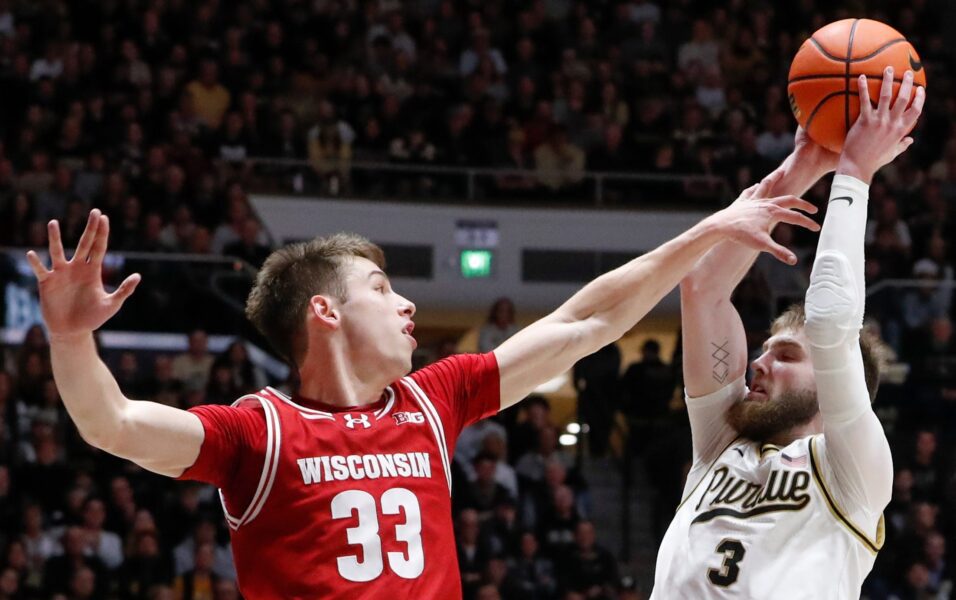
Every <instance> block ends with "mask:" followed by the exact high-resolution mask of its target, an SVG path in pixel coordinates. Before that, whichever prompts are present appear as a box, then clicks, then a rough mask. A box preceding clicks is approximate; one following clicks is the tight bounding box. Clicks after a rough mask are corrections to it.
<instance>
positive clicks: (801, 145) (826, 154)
mask: <svg viewBox="0 0 956 600" xmlns="http://www.w3.org/2000/svg"><path fill="white" fill-rule="evenodd" d="M793 151H794V153H795V154H796V156H797V160H798V163H800V164H799V165H798V166H803V163H809V164H808V165H807V168H815V169H818V170H821V171H823V172H824V173H830V172H832V171H834V170H835V169H836V168H837V165H838V164H839V162H840V155H839V154H837V153H836V152H831V151H829V150H827V149H826V148H824V147H823V146H821V145H820V144H817V143H816V142H814V141H813V140H812V139H810V136H809V135H807V131H806V130H805V129H804V128H803V127H800V126H797V133H796V134H794V136H793Z"/></svg>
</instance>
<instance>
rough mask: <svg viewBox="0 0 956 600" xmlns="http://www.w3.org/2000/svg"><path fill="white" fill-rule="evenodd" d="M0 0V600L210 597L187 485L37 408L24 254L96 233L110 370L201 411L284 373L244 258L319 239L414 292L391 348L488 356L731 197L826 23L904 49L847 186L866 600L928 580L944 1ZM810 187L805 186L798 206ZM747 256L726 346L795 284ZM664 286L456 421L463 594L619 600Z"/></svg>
mask: <svg viewBox="0 0 956 600" xmlns="http://www.w3.org/2000/svg"><path fill="white" fill-rule="evenodd" d="M834 4H835V3H829V2H821V1H816V0H791V1H788V2H759V1H750V0H721V1H714V2H695V1H692V0H667V1H663V0H659V1H652V0H606V1H601V0H594V1H590V2H574V1H572V0H532V1H517V0H515V1H506V0H482V1H481V2H478V1H474V0H467V1H466V0H461V1H457V2H453V1H450V0H408V1H405V2H400V1H397V0H365V1H360V0H237V1H235V2H222V1H221V0H203V1H198V2H187V1H185V0H101V1H95V2H93V1H86V2H83V1H79V0H0V215H2V217H0V247H2V248H0V291H2V294H0V318H2V321H0V326H2V330H0V334H2V340H0V343H2V351H3V352H2V355H0V409H2V410H0V567H2V570H0V598H23V599H33V598H68V599H71V600H72V599H85V598H150V599H168V598H179V599H193V600H200V599H202V600H206V599H215V600H225V599H229V598H237V597H238V593H237V591H236V587H235V583H234V579H235V573H234V570H233V567H232V563H231V557H230V555H229V551H228V536H227V532H226V528H225V526H224V522H223V520H222V514H221V509H220V508H219V503H218V500H217V498H216V495H215V491H214V490H212V489H207V488H206V487H201V486H196V485H193V484H186V483H174V482H172V481H169V480H166V479H163V478H160V477H158V476H153V475H151V474H148V473H146V472H144V471H142V470H140V469H138V468H137V467H135V466H133V465H132V464H130V463H127V462H123V461H119V460H117V459H114V458H112V457H110V456H108V455H106V454H104V453H101V452H98V451H96V450H94V449H92V448H91V447H90V446H88V445H86V444H84V443H83V442H82V440H80V439H79V436H78V435H77V433H76V431H75V429H74V427H73V425H72V424H71V423H70V421H69V419H68V418H67V415H66V413H65V412H64V409H63V406H62V403H61V402H60V401H59V398H58V393H57V389H56V386H55V384H54V383H53V379H52V376H51V373H50V364H49V356H48V347H47V344H46V339H45V335H44V332H43V329H42V327H39V326H38V325H37V324H38V323H39V320H40V316H39V310H38V304H37V299H36V286H35V281H34V278H33V276H32V274H31V272H30V270H29V267H28V266H27V263H26V261H25V259H24V252H25V249H26V248H41V247H45V246H46V238H45V236H46V227H45V223H46V221H47V220H49V219H51V218H58V219H60V220H61V222H62V228H63V233H64V240H65V242H66V244H67V245H71V244H73V243H75V242H76V240H77V238H78V236H79V233H80V232H81V230H82V228H83V226H84V224H85V221H86V214H87V211H88V210H89V209H90V208H91V207H94V206H95V207H99V208H101V209H102V210H103V211H104V212H106V213H107V214H108V215H109V216H110V218H111V220H112V223H113V235H112V239H111V248H112V252H111V253H110V255H109V256H108V258H107V263H108V269H107V271H108V273H107V277H108V279H109V281H110V282H112V283H114V284H116V283H118V282H120V281H122V279H123V278H124V277H125V276H126V275H127V274H129V273H131V272H134V271H137V272H140V273H142V274H143V276H144V279H143V282H142V284H141V285H140V287H139V289H138V290H137V292H136V294H135V295H134V296H133V298H132V299H131V300H130V301H129V302H128V303H127V304H126V306H125V307H124V308H123V310H122V311H121V312H120V314H119V315H118V316H117V317H116V318H115V319H114V320H113V321H111V322H110V323H109V324H108V325H107V327H106V328H105V329H104V330H103V331H102V332H101V334H100V336H99V342H100V345H101V347H102V350H103V352H104V356H105V357H106V360H107V362H108V364H109V365H110V366H111V368H112V369H113V371H114V373H116V375H117V378H118V379H119V381H120V382H121V384H122V386H123V388H124V391H125V392H126V393H127V394H128V395H130V396H131V397H134V398H148V399H153V400H157V401H160V402H164V403H168V404H171V405H175V406H179V407H189V406H194V405H196V404H200V403H230V402H232V400H234V399H235V398H236V397H237V396H238V395H240V394H241V393H243V392H245V391H248V390H251V389H256V388H258V387H260V386H262V385H263V384H264V383H270V384H274V385H278V386H282V385H284V384H286V382H287V381H288V377H289V373H288V369H287V368H286V367H285V366H284V365H283V364H282V363H281V362H280V361H278V360H277V359H275V358H274V357H273V356H271V355H270V351H269V348H268V347H267V346H266V345H265V343H264V342H263V340H262V339H261V338H259V337H258V336H257V335H256V334H255V333H254V331H253V330H252V328H251V326H250V325H249V324H248V323H247V322H246V321H245V319H244V318H243V316H242V305H243V302H244V299H245V295H246V293H247V292H248V290H249V288H250V285H251V282H252V278H253V277H254V274H255V270H256V268H257V266H258V265H259V264H261V262H262V261H263V260H264V258H265V257H266V256H267V255H268V253H269V251H270V249H272V248H275V247H276V246H278V245H281V244H284V243H286V242H289V241H292V240H299V239H304V238H310V237H312V236H314V235H320V234H325V233H331V232H335V231H339V230H354V231H356V232H359V233H362V234H364V235H367V236H369V237H370V238H371V239H372V240H373V241H375V242H377V243H379V244H381V245H382V246H383V247H384V248H385V251H386V255H387V257H388V260H389V263H390V266H389V270H390V273H391V275H392V278H393V282H394V285H395V287H396V288H397V289H398V291H399V292H401V293H403V294H404V295H406V296H408V297H410V298H411V299H412V300H414V301H415V302H416V303H417V304H418V306H419V312H418V315H417V316H416V321H417V322H418V327H417V328H416V336H417V337H418V338H419V340H420V342H421V346H420V348H419V350H418V351H417V352H416V356H415V360H416V365H417V366H421V365H424V364H428V363H429V362H431V361H434V360H436V359H438V358H441V357H443V356H447V355H448V354H450V353H454V352H465V351H476V350H482V351H486V350H490V349H491V348H493V347H494V346H495V345H496V344H497V343H499V342H500V341H502V340H503V339H505V338H506V337H507V336H508V335H510V334H511V333H513V332H514V331H515V330H516V328H518V327H520V326H521V325H523V324H526V323H528V322H530V321H531V320H533V319H534V318H536V317H538V316H540V315H542V314H543V313H544V312H545V311H547V310H548V309H550V308H553V307H554V306H556V305H557V304H558V303H559V302H560V301H562V300H563V299H564V298H566V297H567V296H568V295H570V293H572V292H573V291H574V290H575V289H577V288H578V287H579V286H580V285H582V284H583V283H584V282H585V281H587V280H589V279H591V278H592V277H594V276H596V275H597V274H600V273H602V272H604V271H606V270H608V269H610V268H613V267H615V266H617V265H619V264H622V263H623V262H624V261H625V260H626V259H627V258H629V257H632V256H635V255H637V254H639V253H641V252H644V251H647V250H649V249H652V248H654V247H655V246H656V245H658V244H659V243H661V242H662V241H664V240H666V239H667V238H669V237H671V236H673V235H675V234H676V233H678V232H679V231H681V230H683V229H685V228H687V227H688V226H689V225H690V224H692V223H693V222H695V221H696V220H698V219H700V218H701V216H702V215H704V214H707V213H709V212H712V211H713V210H715V209H716V208H718V207H721V206H724V205H726V204H727V203H728V202H730V201H731V200H733V198H734V197H735V196H736V193H737V192H738V191H739V190H741V189H743V188H745V187H747V186H749V185H750V184H751V183H752V182H754V181H756V180H757V179H759V178H760V177H761V176H762V175H764V174H765V173H766V172H768V171H769V170H770V169H771V168H772V167H773V166H775V165H776V164H777V163H778V162H779V161H780V160H781V159H782V158H783V157H784V156H786V155H787V153H788V152H789V151H790V149H791V147H792V144H793V130H794V127H795V123H794V120H793V117H792V116H791V114H790V113H789V107H788V103H787V98H786V93H785V90H786V87H785V86H786V73H787V71H788V68H789V64H790V60H791V58H792V57H793V55H794V53H795V51H796V49H797V48H798V47H799V45H800V44H801V43H802V42H803V40H804V39H805V38H806V37H807V36H808V35H809V33H811V32H812V31H814V30H815V29H817V28H818V27H820V26H822V25H824V24H825V23H827V22H829V21H832V20H835V19H838V18H845V17H850V16H860V17H863V16H865V17H868V18H873V19H878V20H882V21H885V22H887V23H889V24H891V25H893V26H894V27H896V28H897V29H899V30H900V31H901V32H902V33H903V34H904V35H905V36H906V37H907V38H908V39H909V40H910V41H911V42H912V43H913V44H914V46H915V47H916V48H917V49H918V50H919V52H920V54H921V56H922V58H923V63H924V65H925V68H926V69H927V71H928V78H929V97H928V101H927V105H926V109H925V111H924V115H923V117H922V119H921V122H920V124H919V126H918V129H917V130H916V132H915V137H916V140H917V142H916V144H915V145H914V147H913V148H912V149H911V150H910V151H909V152H907V153H906V154H905V155H904V156H903V157H901V158H900V159H898V160H897V161H896V162H895V163H894V164H893V165H891V166H889V167H887V168H885V169H884V170H883V171H882V172H881V173H880V175H879V176H878V178H877V180H876V181H875V182H874V185H873V186H872V188H871V191H870V194H871V203H870V206H871V219H872V221H871V223H870V224H869V227H868V232H867V244H868V248H867V259H868V260H867V282H868V284H869V286H870V289H869V292H868V298H867V315H868V323H869V326H870V327H872V328H874V330H876V331H878V332H879V333H880V334H881V335H882V337H883V339H884V340H885V341H886V342H887V343H888V344H889V346H890V347H891V348H892V350H893V352H894V356H893V363H892V365H891V366H890V368H889V370H888V372H887V374H886V376H885V378H884V383H883V385H882V388H881V391H880V394H879V396H878V398H877V400H876V410H877V413H878V415H879V416H880V418H881V420H882V421H883V423H884V426H885V428H886V431H887V434H888V436H889V438H890V441H891V444H892V447H893V452H894V462H895V468H896V478H895V487H894V495H893V501H892V503H891V504H890V506H889V507H888V508H887V511H886V524H887V541H886V545H885V547H884V550H883V551H882V552H881V553H880V555H879V558H878V559H877V563H876V567H875V568H874V571H873V573H872V574H871V575H870V577H869V579H868V581H867V583H866V584H865V586H864V596H865V597H866V598H870V599H872V600H876V599H888V598H899V599H909V598H912V599H929V598H932V599H936V600H943V599H946V598H950V596H951V595H952V592H951V590H952V587H953V581H954V567H953V563H954V560H956V555H954V551H956V437H954V435H953V434H954V431H956V337H954V331H953V325H952V321H951V319H952V316H953V315H952V312H953V306H952V291H953V260H954V246H953V241H954V235H956V218H954V213H953V207H954V202H956V118H954V117H956V94H954V91H956V90H954V80H953V74H954V60H956V3H953V2H947V1H946V0H907V1H905V2H903V1H894V0H885V1H869V2H867V1H862V0H860V1H847V2H841V3H839V4H840V5H841V6H840V7H839V8H835V7H834ZM827 190H828V183H827V182H826V181H824V182H821V183H820V184H819V185H817V186H816V187H815V188H814V189H813V190H811V192H810V193H809V194H808V196H807V199H809V200H811V201H813V202H815V203H817V204H818V205H820V206H822V205H823V204H824V203H825V201H826V194H827ZM775 237H776V238H777V239H778V240H780V241H781V242H783V243H785V244H787V245H790V246H793V247H794V248H795V249H796V250H797V253H798V255H799V257H800V263H799V265H798V267H796V268H789V267H785V266H783V265H782V264H780V263H777V262H774V261H772V260H769V259H764V258H761V259H760V260H759V261H758V263H757V265H756V266H755V268H754V269H753V271H752V272H751V273H750V274H749V275H748V277H747V278H746V279H745V281H744V283H743V284H741V286H740V287H739V289H738V290H737V293H736V297H735V302H736V304H737V306H738V308H739V310H740V312H741V314H742V316H743V318H744V322H745V324H746V326H747V328H748V339H749V342H750V343H751V344H752V348H753V349H756V348H758V347H759V345H760V344H761V342H762V341H763V339H764V338H765V337H766V335H767V327H768V325H769V323H770V318H771V317H772V316H773V315H775V314H776V312H777V311H778V309H779V308H780V307H782V306H786V305H787V304H789V303H790V302H792V301H795V300H799V299H800V298H801V297H802V295H803V292H804V289H805V286H806V283H807V277H808V274H809V266H810V265H811V263H812V258H813V257H812V253H813V249H814V245H815V238H814V236H812V235H807V234H806V232H797V231H795V230H794V229H792V228H790V227H788V226H785V225H781V226H779V227H778V228H777V231H776V234H775ZM677 311H678V304H677V301H676V293H675V294H672V295H671V296H670V297H669V298H668V299H667V300H666V301H665V302H664V303H663V304H662V305H661V306H660V307H659V308H658V309H657V310H656V311H655V312H654V313H652V315H650V316H649V317H648V318H647V319H646V320H645V321H644V322H643V323H642V324H641V325H640V326H639V327H638V328H637V329H635V330H634V331H633V332H631V334H630V335H628V336H627V337H625V338H624V339H623V340H621V342H620V343H618V344H616V345H613V346H609V347H607V348H605V349H603V350H602V351H600V352H599V353H597V354H595V355H593V356H592V357H590V358H588V359H586V360H585V361H582V362H581V363H580V364H579V365H577V366H576V367H575V369H574V371H573V373H569V374H567V376H566V377H563V378H560V379H558V380H555V381H554V382H551V384H549V385H548V386H546V387H545V388H542V389H540V390H539V392H540V394H538V395H537V396H536V398H535V399H534V400H529V401H525V402H524V403H522V404H521V405H519V407H517V408H516V409H511V410H509V411H505V412H504V413H502V414H501V415H499V416H498V417H497V418H496V419H494V420H491V421H487V422H484V423H483V424H480V425H479V426H476V427H474V428H472V429H471V430H469V431H468V432H467V433H466V434H464V435H463V436H462V438H461V440H460V443H459V446H458V448H457V454H456V460H455V465H456V473H455V477H456V484H455V490H456V493H455V499H454V500H455V507H456V509H455V519H456V523H457V532H458V533H457V535H458V539H459V560H460V564H461V569H462V576H463V583H464V587H465V595H466V598H469V599H470V598H481V599H483V600H491V599H494V598H505V599H512V598H521V599H525V598H531V599H566V600H571V599H578V598H621V599H625V598H626V599H632V600H633V599H636V598H645V597H646V596H647V595H648V593H649V591H650V584H651V582H652V580H653V579H652V577H653V568H654V559H655V556H656V551H657V546H658V542H659V540H660V537H661V536H662V535H663V531H664V529H665V527H666V524H667V523H668V521H669V519H670V516H671V514H672V511H673V509H674V508H675V507H676V504H677V502H678V500H679V495H680V490H681V485H682V481H683V477H684V474H685V472H686V468H687V466H688V463H689V459H690V440H689V431H688V427H687V419H686V414H685V411H684V407H683V401H682V394H681V385H680V348H679V346H678V340H679V337H678V335H677V333H678V331H677V327H678V324H679V316H678V313H677Z"/></svg>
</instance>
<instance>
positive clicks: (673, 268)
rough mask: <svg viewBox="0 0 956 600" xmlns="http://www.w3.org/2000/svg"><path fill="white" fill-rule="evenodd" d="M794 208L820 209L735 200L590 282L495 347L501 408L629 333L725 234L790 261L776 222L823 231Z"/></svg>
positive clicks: (786, 199) (791, 202)
mask: <svg viewBox="0 0 956 600" xmlns="http://www.w3.org/2000/svg"><path fill="white" fill-rule="evenodd" d="M793 209H800V210H807V211H809V210H812V209H813V207H812V205H811V204H809V203H808V202H804V201H803V200H800V199H798V198H795V197H792V196H783V197H778V198H773V199H770V200H767V201H764V202H761V203H756V202H755V203H749V204H737V203H735V204H733V205H731V206H730V207H728V208H726V209H724V210H722V211H720V212H718V213H716V214H714V215H711V216H710V217H708V218H707V219H704V220H703V221H701V222H700V223H698V224H697V225H696V226H694V227H693V228H691V229H690V230H688V231H686V232H685V233H683V234H681V235H680V236H678V237H677V238H675V239H673V240H671V241H669V242H667V243H665V244H664V245H662V246H661V247H659V248H657V249H656V250H654V251H652V252H649V253H647V254H645V255H643V256H641V257H639V258H636V259H634V260H632V261H631V262H629V263H627V264H626V265H624V266H622V267H619V268H617V269H615V270H613V271H611V272H609V273H606V274H604V275H602V276H600V277H598V278H597V279H595V280H594V281H592V282H591V283H589V284H588V285H586V286H585V287H584V288H582V289H581V290H580V291H579V292H578V293H576V294H575V295H574V296H572V297H571V298H570V299H569V300H568V301H567V302H565V303H564V304H563V305H562V306H560V307H559V308H558V309H557V310H556V311H554V312H553V313H551V314H550V315H548V316H546V317H544V318H543V319H541V320H539V321H537V322H536V323H533V324H532V325H530V326H529V327H527V328H526V329H524V330H522V331H520V332H518V333H517V334H515V335H514V336H512V337H511V338H510V339H509V340H508V341H506V342H505V343H503V344H502V345H501V346H499V347H498V348H497V349H496V350H495V357H496V359H497V361H498V367H499V372H500V377H501V408H506V407H508V406H511V405H512V404H514V403H515V402H517V401H519V400H521V399H522V398H524V397H525V396H527V395H528V394H529V393H530V392H531V391H532V390H533V389H534V388H535V387H537V386H538V385H540V384H542V383H544V382H545V381H548V380H549V379H551V378H553V377H556V376H557V375H560V374H561V373H563V372H565V371H566V370H568V369H569V368H571V366H572V365H573V364H574V363H575V362H577V361H578V360H580V359H581V358H582V357H584V356H587V355H589V354H591V353H593V352H596V351H597V350H599V349H600V348H603V347H604V346H606V345H607V344H609V343H611V342H613V341H615V340H617V339H618V338H620V337H621V336H622V335H624V334H625V333H627V331H628V330H630V329H631V328H632V327H633V326H634V325H635V324H636V323H637V322H638V321H639V320H640V319H641V318H642V317H643V316H644V315H645V314H647V312H648V311H649V310H650V309H651V308H653V307H654V305H656V304H657V303H658V302H659V301H660V300H661V298H663V297H664V295H665V294H666V293H667V292H669V291H670V290H672V289H673V288H674V286H675V285H677V283H678V282H679V281H680V280H681V278H682V277H683V276H684V275H685V274H686V273H687V271H688V270H690V268H691V267H692V266H693V265H694V263H696V262H697V260H698V259H699V258H700V257H701V256H703V255H704V253H705V252H707V250H709V249H710V248H711V247H713V246H714V245H715V244H716V243H718V242H720V241H721V240H724V239H731V240H734V241H735V242H737V243H740V244H744V245H746V246H748V247H751V248H755V249H757V250H766V251H768V252H771V253H772V254H774V255H775V256H776V257H777V258H779V259H781V260H789V259H790V258H791V256H792V253H791V252H790V251H789V250H787V249H786V248H783V247H781V246H780V245H779V244H777V243H776V242H774V241H773V240H772V239H771V238H770V235H769V234H768V233H767V232H768V231H769V230H770V229H771V228H772V225H773V224H776V223H777V222H781V221H782V222H786V223H792V224H794V225H798V226H801V227H807V228H810V229H814V230H816V229H817V226H816V224H815V223H814V222H813V221H812V220H810V219H809V218H808V217H806V216H805V215H803V214H800V213H798V212H796V211H795V210H793Z"/></svg>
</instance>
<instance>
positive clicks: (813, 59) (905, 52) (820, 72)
mask: <svg viewBox="0 0 956 600" xmlns="http://www.w3.org/2000/svg"><path fill="white" fill-rule="evenodd" d="M888 66H892V67H893V77H894V79H895V83H894V84H893V95H894V96H895V95H896V93H897V92H898V91H899V87H900V84H901V83H902V81H903V74H904V73H905V72H906V70H907V69H909V70H911V71H913V75H914V79H913V83H914V85H918V86H924V87H925V86H926V70H925V69H923V64H922V62H920V58H919V54H917V53H916V49H915V48H913V46H912V44H910V43H909V42H908V41H907V40H906V38H905V37H903V35H902V34H901V33H900V32H898V31H897V30H895V29H893V28H892V27H890V26H889V25H886V24H885V23H880V22H879V21H872V20H870V19H844V20H842V21H836V22H834V23H830V24H829V25H826V26H824V27H821V28H820V29H818V30H817V31H816V32H815V33H814V34H813V35H812V36H810V39H808V40H807V41H805V42H804V43H803V45H802V46H800V50H798V51H797V55H796V56H794V57H793V63H792V64H791V65H790V77H789V79H788V81H787V94H788V96H789V98H790V108H791V110H793V115H794V116H795V117H796V118H797V121H799V122H800V125H802V126H803V128H804V129H806V130H807V133H808V134H809V135H810V138H811V139H813V140H814V141H815V142H816V143H818V144H820V145H821V146H823V147H824V148H828V149H830V150H832V151H834V152H839V151H840V150H841V149H842V148H843V140H844V139H845V138H846V133H847V131H849V129H850V127H851V126H852V125H853V122H854V121H856V118H857V116H858V115H859V114H860V98H859V94H858V92H857V90H858V89H859V88H858V85H857V81H856V80H857V78H858V77H859V76H860V75H866V78H867V85H868V86H869V88H870V100H871V102H872V103H873V106H876V102H877V100H878V99H879V97H880V86H881V84H882V81H883V70H884V69H885V68H886V67H888Z"/></svg>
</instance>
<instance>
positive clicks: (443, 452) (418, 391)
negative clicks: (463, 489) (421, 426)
mask: <svg viewBox="0 0 956 600" xmlns="http://www.w3.org/2000/svg"><path fill="white" fill-rule="evenodd" d="M402 385H404V386H405V387H406V388H408V391H410V392H411V393H412V397H414V398H415V400H416V401H417V402H418V405H419V406H421V407H422V412H423V413H424V414H425V418H426V419H427V420H428V424H429V426H431V429H432V433H433V434H434V435H435V442H436V443H437V444H438V454H439V456H440V457H441V463H442V468H443V470H444V471H445V479H446V480H447V481H448V495H449V496H451V461H450V460H449V458H448V446H447V444H446V442H445V428H444V427H443V426H442V422H441V417H440V416H439V415H438V411H437V410H435V406H434V405H433V404H432V401H431V400H429V399H428V395H427V394H426V393H425V391H424V390H423V389H422V388H420V387H419V386H418V383H416V382H415V380H414V379H412V378H411V377H403V378H402Z"/></svg>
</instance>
